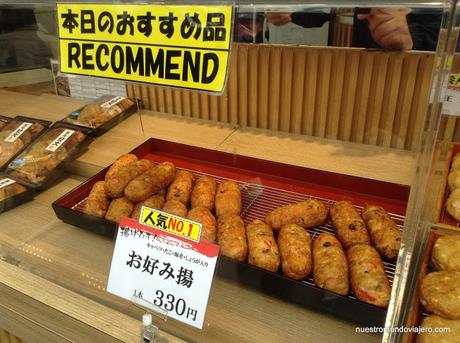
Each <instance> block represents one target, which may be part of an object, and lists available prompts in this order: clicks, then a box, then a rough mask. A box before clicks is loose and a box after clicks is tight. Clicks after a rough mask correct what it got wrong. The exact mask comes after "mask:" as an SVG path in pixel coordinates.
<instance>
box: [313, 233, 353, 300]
mask: <svg viewBox="0 0 460 343" xmlns="http://www.w3.org/2000/svg"><path fill="white" fill-rule="evenodd" d="M313 279H314V281H315V285H316V286H318V287H320V288H324V289H327V290H328V291H331V292H335V293H338V294H342V295H347V294H348V290H349V283H348V264H347V258H346V256H345V253H344V251H343V248H342V245H341V244H340V242H339V241H338V240H337V239H336V238H335V237H334V236H333V235H331V234H330V233H327V232H323V233H321V234H320V235H319V236H318V237H317V238H316V239H315V241H314V242H313Z"/></svg>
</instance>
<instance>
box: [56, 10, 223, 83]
mask: <svg viewBox="0 0 460 343" xmlns="http://www.w3.org/2000/svg"><path fill="white" fill-rule="evenodd" d="M57 10H58V20H59V42H60V66H61V72H62V73H68V74H79V75H90V76H98V77H105V78H112V79H122V80H127V81H134V82H145V83H151V84H159V85H165V86H173V87H183V88H191V89H199V90H205V91H212V92H222V91H223V88H224V85H225V79H226V73H227V67H228V58H229V50H230V41H231V36H232V32H231V27H232V6H162V5H128V4H123V5H113V4H69V3H61V4H58V5H57Z"/></svg>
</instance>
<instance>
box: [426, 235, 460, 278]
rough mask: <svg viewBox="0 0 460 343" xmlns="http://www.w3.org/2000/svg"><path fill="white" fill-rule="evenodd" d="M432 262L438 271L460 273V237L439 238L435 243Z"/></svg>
mask: <svg viewBox="0 0 460 343" xmlns="http://www.w3.org/2000/svg"><path fill="white" fill-rule="evenodd" d="M431 260H432V261H433V264H434V265H435V266H436V268H437V269H438V270H451V271H455V272H460V235H446V236H442V237H439V238H438V239H437V240H436V242H435V243H434V246H433V252H432V254H431Z"/></svg>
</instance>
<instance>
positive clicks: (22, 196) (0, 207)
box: [0, 174, 35, 213]
mask: <svg viewBox="0 0 460 343" xmlns="http://www.w3.org/2000/svg"><path fill="white" fill-rule="evenodd" d="M4 178H10V177H9V176H7V175H2V174H0V180H2V179H4ZM10 179H13V178H10ZM15 181H16V180H15ZM16 182H17V181H16ZM18 183H20V182H18ZM23 186H24V185H23ZM25 187H26V188H27V190H26V191H25V192H23V193H19V194H16V195H13V196H12V197H10V198H8V199H5V200H0V213H3V212H6V211H8V210H10V209H12V208H15V207H17V206H19V205H21V204H23V203H25V202H27V201H30V200H32V199H33V198H34V196H35V191H34V190H33V189H31V188H28V187H27V186H25Z"/></svg>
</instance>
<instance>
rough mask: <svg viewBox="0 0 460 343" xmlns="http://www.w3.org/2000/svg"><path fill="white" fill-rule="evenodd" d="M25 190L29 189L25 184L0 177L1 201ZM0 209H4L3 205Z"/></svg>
mask: <svg viewBox="0 0 460 343" xmlns="http://www.w3.org/2000/svg"><path fill="white" fill-rule="evenodd" d="M25 191H27V188H26V187H25V186H23V185H21V184H19V183H17V182H16V181H14V180H12V179H10V178H7V177H0V203H1V202H3V201H5V200H7V199H9V198H12V197H14V196H15V195H18V194H21V193H24V192H25ZM0 210H2V208H1V205H0Z"/></svg>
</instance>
